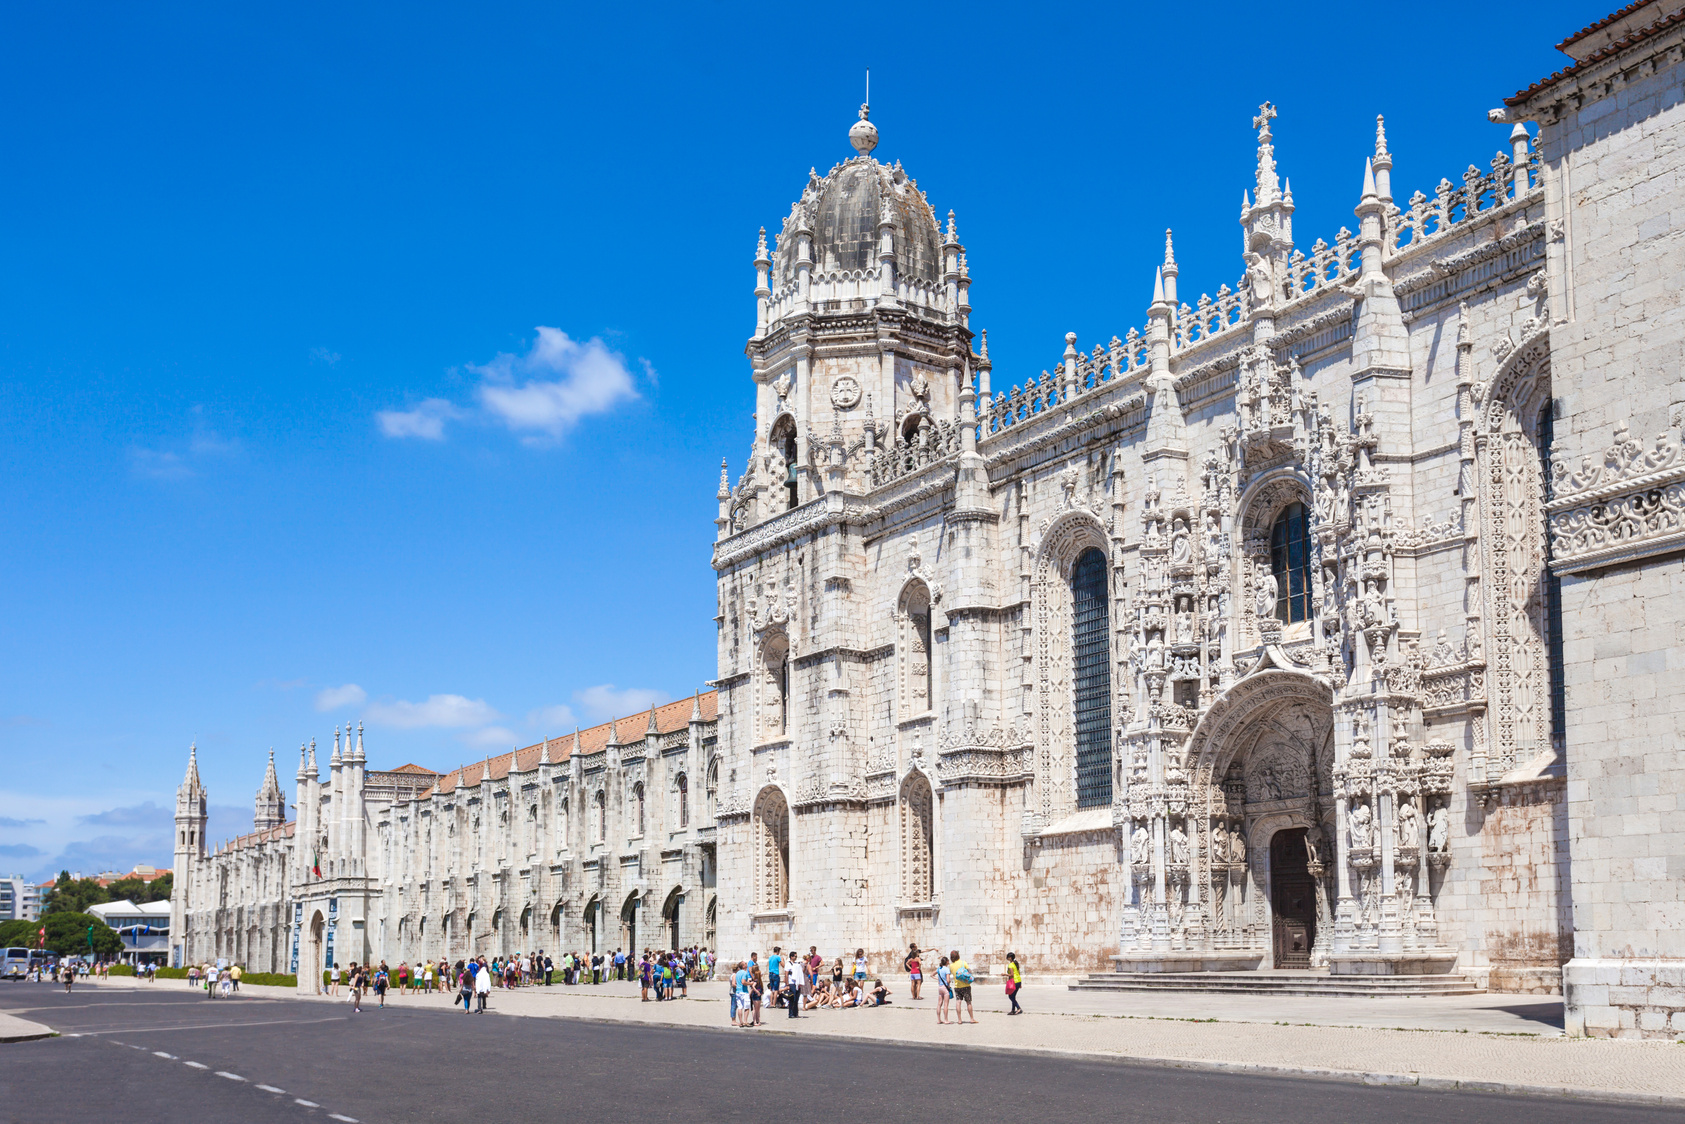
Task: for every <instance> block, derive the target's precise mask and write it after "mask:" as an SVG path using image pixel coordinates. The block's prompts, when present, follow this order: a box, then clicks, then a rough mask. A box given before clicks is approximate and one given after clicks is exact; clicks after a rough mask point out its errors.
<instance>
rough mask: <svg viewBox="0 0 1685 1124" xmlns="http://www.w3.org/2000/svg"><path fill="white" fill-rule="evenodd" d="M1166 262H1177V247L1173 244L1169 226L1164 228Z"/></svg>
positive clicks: (1173, 263) (1170, 263) (1168, 263)
mask: <svg viewBox="0 0 1685 1124" xmlns="http://www.w3.org/2000/svg"><path fill="white" fill-rule="evenodd" d="M1164 264H1165V265H1175V264H1176V248H1175V247H1174V246H1173V245H1172V244H1171V241H1170V228H1169V227H1165V230H1164Z"/></svg>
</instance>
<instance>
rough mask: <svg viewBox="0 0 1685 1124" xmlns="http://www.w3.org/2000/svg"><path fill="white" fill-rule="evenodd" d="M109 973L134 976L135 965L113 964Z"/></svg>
mask: <svg viewBox="0 0 1685 1124" xmlns="http://www.w3.org/2000/svg"><path fill="white" fill-rule="evenodd" d="M107 974H108V975H113V976H132V975H134V974H135V966H134V965H133V964H113V965H112V966H111V968H110V970H109V971H108V973H107Z"/></svg>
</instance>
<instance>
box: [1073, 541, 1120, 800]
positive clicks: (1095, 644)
mask: <svg viewBox="0 0 1685 1124" xmlns="http://www.w3.org/2000/svg"><path fill="white" fill-rule="evenodd" d="M1106 577H1107V576H1106V556H1105V554H1104V553H1103V552H1102V551H1100V550H1098V549H1096V548H1093V547H1090V548H1089V549H1088V550H1085V551H1083V552H1082V554H1081V555H1080V556H1079V557H1078V558H1077V560H1076V565H1074V566H1072V567H1071V654H1072V657H1073V658H1072V661H1071V662H1072V667H1071V671H1072V684H1073V686H1074V688H1075V691H1074V694H1075V702H1076V758H1077V762H1076V763H1077V807H1079V808H1096V807H1101V806H1104V805H1107V804H1110V803H1111V802H1112V697H1111V695H1112V675H1111V631H1110V630H1111V626H1110V623H1109V621H1108V616H1107V612H1106V601H1107V586H1106Z"/></svg>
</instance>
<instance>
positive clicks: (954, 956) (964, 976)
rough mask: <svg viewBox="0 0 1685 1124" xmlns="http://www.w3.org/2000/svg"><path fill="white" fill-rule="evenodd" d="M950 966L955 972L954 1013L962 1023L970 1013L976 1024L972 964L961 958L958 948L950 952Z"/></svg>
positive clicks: (972, 1020)
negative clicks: (972, 988) (972, 993)
mask: <svg viewBox="0 0 1685 1124" xmlns="http://www.w3.org/2000/svg"><path fill="white" fill-rule="evenodd" d="M948 968H949V970H950V971H952V972H953V974H954V1015H955V1016H956V1017H957V1020H958V1021H959V1022H961V1023H963V1022H965V1016H966V1015H970V1016H971V1022H972V1024H973V1025H976V1023H977V1011H976V1010H975V1009H974V1008H973V1007H972V1006H971V965H969V964H967V963H966V962H965V961H964V960H961V959H960V950H959V949H957V948H956V949H954V950H953V951H952V952H950V953H948ZM962 1006H963V1010H962Z"/></svg>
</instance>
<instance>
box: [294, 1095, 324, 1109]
mask: <svg viewBox="0 0 1685 1124" xmlns="http://www.w3.org/2000/svg"><path fill="white" fill-rule="evenodd" d="M293 1104H301V1105H303V1106H304V1107H305V1108H321V1107H322V1106H321V1105H319V1104H317V1103H316V1102H315V1101H305V1100H300V1099H299V1098H297V1097H294V1098H293Z"/></svg>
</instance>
